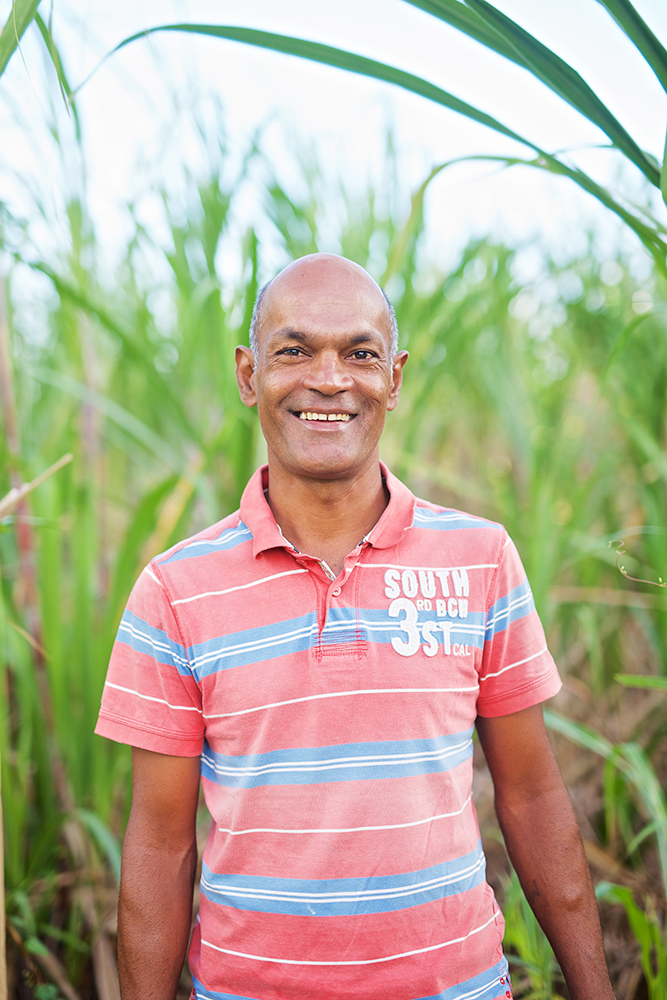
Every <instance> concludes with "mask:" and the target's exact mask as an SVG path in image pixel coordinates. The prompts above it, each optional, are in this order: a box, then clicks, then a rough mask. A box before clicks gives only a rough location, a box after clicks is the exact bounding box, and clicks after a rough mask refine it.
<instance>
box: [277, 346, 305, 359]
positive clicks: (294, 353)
mask: <svg viewBox="0 0 667 1000" xmlns="http://www.w3.org/2000/svg"><path fill="white" fill-rule="evenodd" d="M278 353H279V354H287V355H288V356H289V357H292V358H293V357H298V356H299V354H301V353H302V351H301V348H300V347H286V348H285V350H284V351H279V352H278Z"/></svg>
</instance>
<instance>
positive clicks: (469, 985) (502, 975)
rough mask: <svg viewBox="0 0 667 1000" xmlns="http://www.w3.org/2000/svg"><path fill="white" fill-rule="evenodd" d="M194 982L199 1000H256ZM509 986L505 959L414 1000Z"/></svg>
mask: <svg viewBox="0 0 667 1000" xmlns="http://www.w3.org/2000/svg"><path fill="white" fill-rule="evenodd" d="M501 979H503V980H504V982H503V983H501V981H500V980H501ZM192 981H193V983H194V987H195V995H196V997H197V1000H256V998H255V997H249V996H246V995H245V994H244V995H243V996H241V995H240V994H238V993H216V992H215V991H214V990H207V989H206V988H205V987H204V986H203V985H202V984H201V983H200V982H199V980H198V979H195V977H194V976H193V978H192ZM509 984H510V976H509V971H508V965H507V959H506V958H505V957H503V958H501V959H500V961H499V962H497V963H496V964H495V965H493V966H492V967H491V968H490V969H486V970H485V971H484V972H480V973H479V974H478V975H476V976H472V978H471V979H465V980H464V981H463V982H462V983H457V984H456V985H455V986H448V987H447V989H445V990H442V992H440V993H432V994H430V995H429V996H427V997H415V998H414V1000H494V998H495V997H497V996H501V995H504V994H505V993H506V992H507V991H508V990H509V989H510V985H509Z"/></svg>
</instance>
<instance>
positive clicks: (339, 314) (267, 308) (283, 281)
mask: <svg viewBox="0 0 667 1000" xmlns="http://www.w3.org/2000/svg"><path fill="white" fill-rule="evenodd" d="M299 319H300V321H301V322H302V323H304V322H311V323H314V324H315V325H316V326H317V325H319V323H320V322H325V323H328V324H334V325H336V326H337V325H339V324H342V325H350V324H352V325H355V322H356V323H359V324H360V327H361V328H365V329H371V328H373V327H375V328H377V327H378V326H379V328H380V329H381V330H382V332H383V333H384V332H385V328H387V327H388V326H389V325H390V316H389V309H388V307H387V303H386V300H385V298H384V295H383V293H382V291H381V289H380V287H379V286H378V285H377V284H376V283H375V281H374V280H373V279H372V278H371V276H370V275H369V274H368V272H367V271H365V270H364V269H363V268H362V267H359V266H358V265H357V264H354V263H353V262H352V261H349V260H346V259H345V258H343V257H336V256H334V255H333V254H316V255H312V256H310V257H306V258H302V259H301V260H298V261H295V262H294V263H293V264H290V265H289V266H288V267H287V268H285V270H284V271H281V272H280V274H278V275H277V277H275V278H274V279H273V281H272V282H271V284H270V285H269V287H268V288H267V289H266V293H265V295H264V300H263V302H262V315H261V318H260V324H259V326H260V328H261V327H265V326H266V327H268V328H269V329H276V328H279V327H282V326H291V325H292V322H293V321H294V320H299ZM298 325H299V324H298V322H297V327H298ZM266 332H268V331H266Z"/></svg>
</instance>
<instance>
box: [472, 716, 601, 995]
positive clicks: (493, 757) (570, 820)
mask: <svg viewBox="0 0 667 1000" xmlns="http://www.w3.org/2000/svg"><path fill="white" fill-rule="evenodd" d="M477 731H478V733H479V738H480V741H481V743H482V747H483V749H484V753H485V755H486V760H487V763H488V765H489V770H490V771H491V776H492V778H493V784H494V788H495V804H496V813H497V814H498V821H499V823H500V828H501V830H502V832H503V836H504V838H505V844H506V847H507V852H508V854H509V856H510V860H511V862H512V864H513V865H514V868H515V869H516V872H517V874H518V876H519V879H520V881H521V885H522V886H523V890H524V892H525V894H526V897H527V899H528V902H529V903H530V905H531V907H532V908H533V910H534V911H535V915H536V917H537V919H538V920H539V922H540V924H541V926H542V929H543V930H544V932H545V934H546V935H547V937H548V938H549V941H550V942H551V945H552V947H553V949H554V952H555V953H556V958H557V959H558V961H559V962H560V966H561V969H562V970H563V975H564V976H565V981H566V983H567V987H568V989H569V991H570V996H571V998H572V1000H614V992H613V990H612V988H611V983H610V981H609V974H608V971H607V964H606V962H605V957H604V948H603V945H602V933H601V930H600V920H599V916H598V910H597V904H596V901H595V895H594V892H593V885H592V882H591V877H590V872H589V870H588V864H587V863H586V857H585V855H584V849H583V845H582V843H581V837H580V834H579V829H578V827H577V822H576V819H575V816H574V811H573V809H572V804H571V802H570V797H569V795H568V792H567V789H566V788H565V785H564V783H563V779H562V777H561V774H560V771H559V769H558V764H557V763H556V760H555V758H554V755H553V751H552V749H551V744H550V743H549V737H548V735H547V732H546V729H545V726H544V720H543V717H542V706H541V705H536V706H534V707H533V708H528V709H525V710H524V711H522V712H516V713H515V714H513V715H505V716H501V717H500V718H497V719H483V718H481V717H478V719H477Z"/></svg>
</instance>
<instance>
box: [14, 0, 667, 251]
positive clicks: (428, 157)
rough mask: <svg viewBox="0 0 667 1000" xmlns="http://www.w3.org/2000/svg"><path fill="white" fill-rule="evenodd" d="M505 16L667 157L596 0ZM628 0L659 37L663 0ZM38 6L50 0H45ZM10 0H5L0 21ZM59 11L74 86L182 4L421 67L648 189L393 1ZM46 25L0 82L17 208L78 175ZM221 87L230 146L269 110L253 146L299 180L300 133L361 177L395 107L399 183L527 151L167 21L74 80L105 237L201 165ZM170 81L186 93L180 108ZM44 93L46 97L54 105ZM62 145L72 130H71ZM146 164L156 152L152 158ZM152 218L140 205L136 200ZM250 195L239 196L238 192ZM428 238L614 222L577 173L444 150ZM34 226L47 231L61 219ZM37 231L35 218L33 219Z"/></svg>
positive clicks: (241, 141) (371, 171)
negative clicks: (158, 174) (168, 179)
mask: <svg viewBox="0 0 667 1000" xmlns="http://www.w3.org/2000/svg"><path fill="white" fill-rule="evenodd" d="M496 6H497V7H499V8H500V9H501V10H502V11H503V12H504V13H506V14H507V15H508V16H510V17H512V18H514V19H515V20H517V21H518V22H519V23H520V24H521V25H522V26H523V27H525V28H527V29H528V30H529V31H531V32H533V33H534V34H535V35H536V36H537V37H538V38H540V40H541V41H543V42H545V43H548V44H549V45H550V46H551V47H552V48H554V49H555V51H557V52H558V54H559V55H561V56H562V57H563V58H565V59H566V60H567V61H568V62H571V63H572V65H574V67H575V68H576V69H577V70H578V71H579V72H580V73H581V74H582V76H584V78H585V79H586V81H587V82H588V83H589V84H590V85H591V86H592V87H593V88H594V89H595V90H596V92H597V93H598V94H599V96H600V97H601V98H602V100H603V101H604V102H605V103H607V104H608V105H609V107H610V108H611V110H612V111H613V112H614V113H615V114H616V115H617V117H618V118H619V119H620V121H621V122H622V124H623V125H624V126H625V127H626V128H627V129H628V131H630V133H631V134H632V135H633V136H634V137H635V139H636V140H637V141H638V142H639V144H640V145H641V146H643V148H645V149H647V150H648V151H649V152H651V153H653V154H654V155H655V156H656V157H658V158H660V159H661V158H662V152H663V146H664V138H665V123H666V121H667V95H665V93H664V92H663V91H662V89H661V88H660V85H659V84H658V82H657V80H656V79H655V77H654V76H653V74H652V72H651V70H650V69H649V67H648V66H647V65H646V64H645V63H644V61H643V60H642V59H641V57H640V56H638V54H637V53H636V52H635V50H634V49H633V47H632V46H631V44H630V43H629V42H628V41H627V40H626V39H625V37H624V35H623V34H622V32H621V31H620V30H619V29H618V28H617V27H616V25H615V24H614V22H613V21H612V20H611V18H610V17H609V15H608V14H607V13H606V11H605V10H604V8H603V7H602V6H601V4H599V3H598V2H597V0H539V2H535V0H502V2H497V3H496ZM636 7H637V9H638V10H639V12H640V13H641V14H642V16H644V18H645V19H646V20H647V22H648V23H649V25H650V26H651V28H652V29H653V30H654V32H655V33H656V34H657V35H658V36H659V37H660V38H661V39H662V40H663V43H665V44H667V4H666V3H665V2H664V0H637V2H636ZM40 9H41V10H42V14H43V16H44V17H45V18H47V17H48V14H49V11H50V5H49V4H48V3H47V0H43V3H42V7H41V8H40ZM9 10H10V0H0V20H2V22H3V23H4V21H5V20H6V18H7V16H8V14H9ZM53 18H54V21H53V27H54V34H55V37H56V40H57V42H58V44H59V45H60V46H61V50H62V54H63V57H64V61H65V65H66V69H67V72H68V75H69V78H70V82H71V83H72V85H74V86H76V85H78V84H79V83H80V82H81V81H82V80H83V79H84V78H85V77H86V76H87V74H88V73H89V72H90V71H91V69H92V68H93V67H94V66H95V65H96V64H97V63H98V62H99V59H100V58H101V56H102V55H103V54H105V53H106V52H108V51H109V50H110V49H111V48H113V46H114V45H115V44H116V43H117V42H119V41H120V40H121V39H122V38H124V37H126V36H127V35H129V34H132V33H133V32H135V31H138V30H141V29H143V28H146V27H149V26H153V25H157V24H165V23H173V22H180V21H192V22H206V23H218V24H243V25H246V26H249V27H257V28H262V29H265V30H269V31H276V32H281V33H284V34H292V35H297V36H300V37H305V38H310V39H314V40H318V41H323V42H326V43H328V44H330V45H335V46H339V47H341V48H347V49H350V50H353V51H355V52H359V53H361V54H364V55H367V56H370V57H372V58H375V59H378V60H381V61H385V62H391V63H393V64H395V65H398V66H400V67H401V68H403V69H406V70H408V71H410V72H412V73H415V74H417V75H420V76H423V77H425V78H426V79H428V80H431V81H432V82H434V83H436V84H437V85H439V86H441V87H443V88H444V89H446V90H449V91H450V92H452V93H453V94H455V95H456V96H457V97H459V98H461V99H463V100H466V101H468V102H469V103H472V104H475V105H477V106H478V107H479V108H480V109H481V110H483V111H486V112H488V113H490V114H492V115H494V116H495V117H497V118H498V119H499V120H500V121H501V122H503V123H504V124H506V125H508V126H510V127H511V128H513V129H515V130H516V131H517V132H519V133H521V134H524V135H526V136H527V137H528V138H531V139H532V140H533V141H535V142H536V143H538V144H540V145H542V146H543V147H545V148H547V149H549V150H557V149H559V148H565V147H567V148H568V149H570V148H575V149H577V150H578V151H577V152H576V153H573V154H572V156H573V158H574V159H575V160H576V162H577V163H579V164H580V165H581V166H582V167H583V168H584V169H587V170H589V171H590V172H591V173H592V174H593V175H594V176H595V177H596V179H598V180H600V181H601V182H603V183H609V184H610V185H612V186H614V185H615V186H617V188H618V189H619V190H624V191H626V192H628V193H630V194H633V195H634V196H636V197H637V198H641V197H642V184H641V180H640V176H639V173H638V171H635V170H634V168H629V169H626V168H621V167H620V166H619V164H620V158H619V157H616V156H615V155H614V154H610V153H609V152H607V151H603V150H599V149H598V150H591V149H585V148H583V147H586V146H590V145H596V144H600V143H603V142H606V141H607V140H606V137H605V136H603V135H602V133H600V132H599V131H598V130H597V129H595V128H594V127H593V126H592V125H590V124H589V123H587V122H586V121H585V120H584V119H583V118H582V117H581V116H580V115H578V114H577V113H576V112H575V111H574V110H573V109H571V108H570V107H569V106H568V105H566V104H565V103H564V102H562V101H560V100H559V99H558V98H556V97H555V96H554V95H552V94H551V93H550V92H549V91H548V90H547V89H546V88H545V87H543V86H542V85H541V84H540V83H539V82H537V81H536V80H534V79H533V78H532V77H530V75H529V74H527V73H526V72H525V71H523V70H521V69H520V68H519V67H517V66H515V65H514V64H512V63H510V62H508V61H506V60H503V59H502V58H501V57H499V56H496V55H494V54H493V53H490V52H487V51H486V50H485V49H483V47H481V46H480V45H478V44H477V43H475V42H473V41H472V40H471V39H469V38H467V37H466V36H465V35H463V34H461V33H459V32H457V31H455V30H453V29H451V28H449V27H448V26H447V25H445V24H443V23H442V22H439V21H437V20H436V19H435V18H433V17H430V16H429V15H427V14H425V13H424V12H422V11H420V10H417V9H416V8H414V7H412V6H411V5H409V4H407V3H405V2H403V0H338V2H337V4H336V6H335V12H334V9H333V6H332V5H330V4H324V3H318V2H317V0H282V2H281V3H279V4H278V3H276V2H271V0H244V2H243V3H239V2H232V0H132V2H129V0H54V3H53ZM40 45H41V42H40V40H39V38H38V36H37V32H36V29H35V28H34V27H32V28H30V29H29V31H28V33H27V34H26V36H25V37H24V42H23V44H22V55H19V54H16V55H15V56H14V58H13V59H12V62H11V64H10V67H9V69H8V71H6V73H5V75H4V76H3V77H2V80H1V82H0V200H3V201H5V202H6V203H7V204H8V206H9V208H10V210H11V211H12V212H13V213H14V214H18V215H20V214H21V213H22V212H24V211H27V210H28V204H29V203H28V201H27V200H26V198H25V196H24V195H23V194H22V186H23V185H25V184H26V183H29V184H31V185H32V186H34V187H35V189H36V190H37V191H39V194H40V197H41V198H42V199H43V201H44V204H45V206H46V210H47V213H48V214H49V216H50V217H51V218H55V219H56V220H57V218H58V212H59V205H60V197H61V191H62V188H63V184H64V183H67V178H72V177H74V176H76V165H75V162H74V161H75V158H74V159H73V158H72V152H71V150H70V153H69V154H68V156H69V157H70V159H69V162H68V163H67V164H66V165H65V168H64V171H63V168H62V165H61V159H60V156H59V154H58V152H57V148H56V145H55V143H54V140H53V138H52V136H51V134H50V132H49V129H48V122H49V120H50V119H51V118H52V117H53V115H54V113H55V119H56V121H57V122H58V127H59V128H60V129H61V130H62V133H63V135H68V134H70V133H71V125H70V123H68V121H67V117H66V115H65V113H64V109H63V107H62V102H60V100H59V98H58V95H57V91H56V88H55V87H54V86H53V81H51V85H50V87H49V86H48V85H47V84H46V82H45V68H44V65H45V64H44V58H43V52H42V49H41V48H40ZM206 94H208V95H211V94H214V95H216V96H217V97H218V98H219V100H220V102H221V105H222V107H223V108H224V112H225V120H226V123H227V128H228V135H229V140H230V148H231V150H232V152H236V153H238V152H239V151H242V150H243V149H244V148H245V146H246V144H247V141H248V139H249V137H250V136H251V135H252V134H253V132H254V131H255V130H256V129H257V128H258V127H260V126H264V132H263V140H262V143H263V148H264V149H265V151H266V152H267V154H268V155H269V157H270V158H271V161H272V163H273V164H275V166H276V169H277V171H278V173H279V174H280V175H281V177H283V178H284V179H285V181H286V183H288V184H289V183H293V182H294V176H295V175H294V171H293V169H292V164H293V149H294V147H295V145H298V143H299V141H302V142H303V143H304V144H305V143H308V142H312V143H313V145H314V148H315V150H316V151H317V154H318V156H319V158H320V160H321V161H322V162H323V163H324V164H325V165H326V167H327V169H328V170H330V171H331V173H332V174H333V175H335V174H340V175H341V176H342V177H343V178H344V179H346V180H347V182H348V183H349V184H350V185H351V186H352V187H355V186H357V187H358V189H359V190H361V189H363V187H364V183H365V179H366V178H368V177H370V178H378V177H379V176H380V175H381V171H382V167H383V159H384V151H385V146H384V134H385V130H386V126H387V123H388V122H392V123H393V128H394V135H395V141H396V145H397V148H398V151H399V167H400V175H401V177H402V179H403V180H404V182H405V186H406V193H407V192H408V191H409V190H410V189H411V188H414V187H416V186H417V185H418V184H419V183H420V182H421V181H422V180H423V178H424V177H425V175H426V174H427V173H428V171H429V170H430V168H431V167H432V166H433V165H435V164H438V163H442V162H444V161H447V160H451V159H453V158H455V157H460V156H470V155H476V154H503V153H507V154H516V153H518V154H523V153H525V150H524V149H522V148H521V147H519V146H518V145H516V144H514V143H512V142H511V141H510V140H506V139H504V138H503V137H501V136H498V135H496V134H495V133H493V132H491V131H489V130H487V129H485V128H483V127H482V126H480V125H476V124H475V123H472V122H468V121H466V120H465V119H463V118H461V117H460V116H457V115H455V114H454V113H453V112H450V111H448V110H446V109H445V108H442V107H439V106H437V105H435V104H432V103H429V102H427V101H425V100H424V99H423V98H419V97H417V96H415V95H411V94H407V93H405V92H403V91H400V90H398V89H397V88H396V87H392V86H390V85H387V84H382V83H380V82H377V81H372V80H368V79H365V78H363V77H359V76H356V75H352V74H346V73H344V72H342V71H339V70H335V69H332V68H329V67H324V66H319V65H312V64H309V63H307V62H305V61H303V60H299V59H296V58H293V57H288V56H283V55H280V54H278V53H273V52H266V51H262V50H258V49H253V48H251V47H249V46H245V45H240V44H238V43H233V42H227V41H222V40H218V39H204V38H197V37H195V36H191V35H188V36H184V35H174V34H170V35H167V34H164V35H155V36H152V37H151V38H150V39H149V40H142V41H139V42H135V43H134V44H133V45H130V46H128V47H127V48H126V49H124V50H123V51H122V52H120V53H118V54H117V55H114V56H113V57H112V58H110V59H109V60H108V61H107V62H106V63H105V64H104V65H103V66H102V67H101V68H100V69H98V71H97V72H96V73H95V74H94V75H93V77H92V78H91V79H90V80H89V81H88V82H87V83H86V85H85V86H84V87H83V89H82V90H81V92H80V95H79V108H80V112H81V118H82V123H83V134H84V143H83V146H84V156H85V162H86V166H87V175H88V185H89V186H88V191H89V199H90V205H91V211H92V213H93V216H94V218H95V220H96V223H97V225H98V229H99V230H100V234H101V236H102V239H103V240H104V241H106V242H107V243H108V244H109V245H111V246H112V245H113V244H114V241H122V237H123V233H124V232H125V231H126V227H127V217H126V216H125V215H124V214H123V212H122V210H121V211H119V206H122V205H123V204H124V202H125V201H126V200H127V199H128V198H135V197H136V196H137V195H138V194H139V193H140V192H142V191H144V190H145V187H146V183H147V177H149V176H151V171H155V169H158V168H159V170H161V171H162V173H163V175H164V173H165V172H167V173H168V172H169V171H170V170H173V171H174V173H175V172H176V170H177V165H178V163H179V162H181V161H182V160H183V159H185V160H186V161H187V162H188V163H189V164H190V165H191V166H192V168H193V169H194V170H195V171H197V170H198V169H200V168H201V154H200V152H199V151H198V147H197V144H196V143H195V141H194V139H193V138H192V134H191V133H192V127H191V124H190V123H191V119H192V115H191V114H190V107H191V105H193V104H195V103H196V104H197V105H198V106H199V107H202V106H207V104H206V100H205V99H204V98H203V97H202V95H206ZM174 95H177V98H178V100H180V102H181V104H182V105H183V109H182V113H181V115H180V117H178V116H175V113H174ZM54 109H55V111H54ZM66 145H67V144H66ZM156 164H157V165H158V166H157V167H156ZM143 210H144V211H145V212H147V213H148V214H147V219H148V221H150V212H151V209H150V204H149V203H146V204H145V206H144V209H143ZM248 210H249V211H251V207H250V206H249V208H248ZM427 217H428V231H429V245H430V247H431V249H432V252H433V253H434V254H435V255H439V256H440V258H441V259H442V260H443V261H447V260H448V259H450V258H451V256H452V254H453V253H455V252H456V251H457V250H458V249H460V247H461V246H462V245H463V244H464V243H465V241H466V239H467V238H468V236H469V235H470V234H476V235H482V234H484V233H488V232H491V233H492V234H494V235H496V236H506V237H507V238H509V239H510V240H524V239H526V238H529V237H531V236H533V235H538V236H540V237H541V238H542V239H543V240H544V241H545V242H547V243H548V244H549V243H550V244H553V246H554V247H556V248H557V249H558V250H559V251H560V252H564V253H567V252H568V251H570V250H572V251H574V250H576V249H577V247H578V246H580V245H583V239H584V236H585V233H586V231H587V229H588V228H589V227H591V226H592V227H594V228H596V230H597V231H598V234H599V240H600V241H601V243H602V245H603V247H604V246H605V245H606V242H608V245H609V251H610V253H611V252H612V251H613V248H614V244H615V242H616V243H617V241H618V227H617V226H616V225H615V224H613V225H612V224H611V223H610V220H609V219H608V217H607V215H606V213H605V212H604V211H603V210H602V209H599V208H598V207H597V206H596V203H595V202H594V201H593V200H592V199H591V198H590V197H588V196H585V195H584V194H582V193H580V192H579V191H578V190H577V189H576V188H575V186H574V185H573V184H571V183H570V182H568V181H566V180H563V179H556V178H551V177H547V176H544V175H543V174H542V173H540V172H538V171H533V170H528V169H527V168H514V169H513V170H509V171H497V170H495V169H494V168H492V167H490V166H489V165H480V164H465V165H459V166H456V167H452V168H450V169H449V170H447V171H444V172H443V174H441V175H440V176H439V178H438V179H437V180H436V181H435V182H434V184H433V185H432V189H431V192H430V195H429V200H428V203H427ZM47 229H48V227H43V228H42V230H41V233H42V236H41V237H38V238H42V237H43V238H44V239H45V240H46V241H47V242H48V241H49V240H51V239H52V240H55V241H56V242H57V239H58V232H57V226H56V227H55V230H54V228H53V226H52V227H51V229H50V231H48V232H47ZM36 231H38V229H37V230H36Z"/></svg>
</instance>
